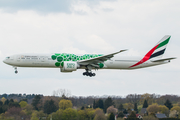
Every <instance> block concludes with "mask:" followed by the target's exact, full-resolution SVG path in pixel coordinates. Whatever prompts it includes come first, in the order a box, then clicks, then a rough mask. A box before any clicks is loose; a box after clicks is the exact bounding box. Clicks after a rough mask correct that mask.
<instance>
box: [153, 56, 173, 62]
mask: <svg viewBox="0 0 180 120" xmlns="http://www.w3.org/2000/svg"><path fill="white" fill-rule="evenodd" d="M172 59H176V58H175V57H174V58H165V59H159V60H153V61H152V62H163V61H167V60H172Z"/></svg>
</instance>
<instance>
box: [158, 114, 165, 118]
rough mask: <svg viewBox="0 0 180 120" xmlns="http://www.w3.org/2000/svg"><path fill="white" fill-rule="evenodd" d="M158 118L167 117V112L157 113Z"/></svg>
mask: <svg viewBox="0 0 180 120" xmlns="http://www.w3.org/2000/svg"><path fill="white" fill-rule="evenodd" d="M156 117H157V118H167V116H166V115H165V114H156Z"/></svg>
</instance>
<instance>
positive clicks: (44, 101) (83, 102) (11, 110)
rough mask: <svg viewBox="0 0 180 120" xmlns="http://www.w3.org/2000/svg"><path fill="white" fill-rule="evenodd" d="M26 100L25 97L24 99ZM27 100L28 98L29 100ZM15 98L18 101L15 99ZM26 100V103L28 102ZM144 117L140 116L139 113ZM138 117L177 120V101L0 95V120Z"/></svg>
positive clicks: (179, 110) (169, 98)
mask: <svg viewBox="0 0 180 120" xmlns="http://www.w3.org/2000/svg"><path fill="white" fill-rule="evenodd" d="M27 96H29V97H27ZM30 96H31V97H30ZM17 98H18V99H17ZM29 98H30V99H29ZM142 108H146V110H147V113H146V114H144V113H143V114H142V113H141V109H142ZM137 113H139V114H141V115H142V116H143V119H144V120H146V118H147V120H148V119H151V120H157V118H156V114H157V113H163V114H165V115H166V116H167V117H172V118H173V117H174V118H178V117H179V114H180V97H179V96H177V95H162V96H160V95H156V94H148V93H146V94H142V95H137V94H129V95H127V96H126V97H124V98H123V97H120V96H101V97H99V96H88V97H77V96H68V94H65V93H62V94H58V95H57V94H54V95H53V96H43V95H35V94H32V95H26V94H23V95H20V94H9V95H8V94H3V95H0V120H20V119H23V120H39V119H44V120H49V119H51V117H52V120H65V119H67V118H68V120H71V119H72V120H100V119H101V120H114V119H115V116H116V117H117V119H118V120H121V119H123V118H124V117H125V118H126V119H127V120H128V119H129V120H130V119H131V118H132V119H136V117H137V116H136V114H137Z"/></svg>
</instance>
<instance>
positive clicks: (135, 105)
mask: <svg viewBox="0 0 180 120" xmlns="http://www.w3.org/2000/svg"><path fill="white" fill-rule="evenodd" d="M134 111H135V112H136V113H138V108H137V103H134Z"/></svg>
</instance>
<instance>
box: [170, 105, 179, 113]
mask: <svg viewBox="0 0 180 120" xmlns="http://www.w3.org/2000/svg"><path fill="white" fill-rule="evenodd" d="M173 110H176V111H178V112H179V113H180V107H179V106H174V107H172V108H171V111H173Z"/></svg>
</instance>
